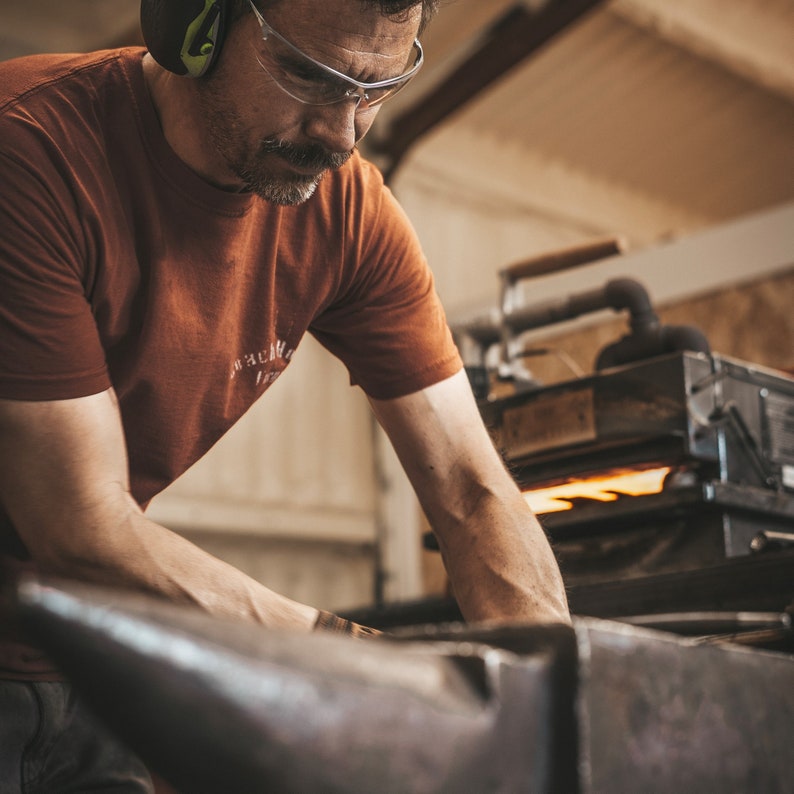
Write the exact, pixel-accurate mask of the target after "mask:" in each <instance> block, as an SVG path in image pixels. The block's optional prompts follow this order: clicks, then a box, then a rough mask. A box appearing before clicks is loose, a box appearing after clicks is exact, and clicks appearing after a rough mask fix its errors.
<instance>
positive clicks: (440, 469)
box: [371, 372, 569, 622]
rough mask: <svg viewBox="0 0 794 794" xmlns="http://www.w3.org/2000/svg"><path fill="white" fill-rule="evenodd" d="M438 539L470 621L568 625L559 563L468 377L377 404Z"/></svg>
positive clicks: (380, 419)
mask: <svg viewBox="0 0 794 794" xmlns="http://www.w3.org/2000/svg"><path fill="white" fill-rule="evenodd" d="M371 403H372V407H373V410H374V411H375V414H376V416H377V417H378V420H379V421H380V423H381V425H382V426H383V428H384V430H385V431H386V432H387V434H388V435H389V437H390V439H391V441H392V444H393V445H394V448H395V450H396V451H397V454H398V456H399V458H400V460H401V462H402V464H403V467H404V468H405V470H406V472H407V474H408V477H409V479H410V480H411V483H412V484H413V486H414V489H415V490H416V492H417V495H418V497H419V500H420V502H421V504H422V507H423V509H424V511H425V514H426V515H427V517H428V520H429V521H430V524H431V526H432V527H433V531H434V532H435V534H436V537H437V538H438V541H439V545H440V547H441V553H442V555H443V558H444V563H445V565H446V568H447V571H448V573H449V577H450V581H451V583H452V587H453V589H454V592H455V596H456V598H457V600H458V604H459V606H460V608H461V611H462V613H463V615H464V617H465V618H466V619H467V620H468V621H477V622H480V621H500V622H504V621H517V622H524V621H545V622H558V621H566V622H567V621H568V620H569V614H568V606H567V600H566V596H565V590H564V587H563V583H562V578H561V576H560V572H559V568H558V566H557V562H556V560H555V559H554V555H553V553H552V551H551V548H550V546H549V543H548V541H547V539H546V536H545V534H544V532H543V530H542V528H541V527H540V524H539V523H538V521H537V519H536V518H535V516H534V515H533V514H532V512H531V510H530V508H529V506H528V505H527V503H526V501H525V500H524V498H523V496H522V495H521V493H520V491H519V489H518V487H517V486H516V485H515V483H514V481H513V480H512V478H511V477H510V475H509V474H508V473H507V471H506V470H505V468H504V466H503V464H502V461H501V459H500V458H499V455H498V454H497V452H496V450H495V449H494V446H493V444H492V443H491V439H490V437H489V436H488V433H487V431H486V429H485V427H484V425H483V423H482V420H481V418H480V415H479V411H478V410H477V406H476V403H475V401H474V398H473V396H472V394H471V389H470V388H469V384H468V382H467V380H466V375H465V373H464V372H459V373H458V374H457V375H453V376H452V377H451V378H448V379H447V380H445V381H442V382H441V383H437V384H435V385H434V386H431V387H429V388H427V389H424V390H422V391H419V392H416V393H415V394H411V395H408V396H406V397H400V398H397V399H394V400H372V401H371Z"/></svg>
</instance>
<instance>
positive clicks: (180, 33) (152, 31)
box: [141, 0, 228, 77]
mask: <svg viewBox="0 0 794 794" xmlns="http://www.w3.org/2000/svg"><path fill="white" fill-rule="evenodd" d="M227 4H228V3H227V0H141V31H142V33H143V40H144V42H145V43H146V47H147V48H148V50H149V52H150V53H151V54H152V57H153V58H154V59H155V60H156V61H157V63H159V64H160V66H162V67H163V68H164V69H168V71H169V72H174V73H175V74H186V75H189V76H190V77H201V75H203V74H206V73H207V72H208V71H209V70H210V69H211V68H212V65H213V63H214V62H215V59H216V58H217V57H218V53H219V52H220V49H221V45H222V43H223V34H224V27H225V22H226V6H227Z"/></svg>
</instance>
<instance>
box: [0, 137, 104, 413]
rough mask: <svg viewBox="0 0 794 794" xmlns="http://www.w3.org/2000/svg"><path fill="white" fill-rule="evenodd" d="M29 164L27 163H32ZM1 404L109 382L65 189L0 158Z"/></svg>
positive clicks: (11, 156)
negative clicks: (3, 401)
mask: <svg viewBox="0 0 794 794" xmlns="http://www.w3.org/2000/svg"><path fill="white" fill-rule="evenodd" d="M31 162H32V160H31ZM0 186H1V187H0V340H2V341H1V342H0V397H4V398H8V399H20V400H49V399H68V398H71V397H80V396H84V395H86V394H92V393H96V392H98V391H102V390H104V389H106V388H108V387H109V385H110V381H109V377H108V374H107V369H106V365H105V357H104V352H103V349H102V345H101V344H100V340H99V335H98V332H97V328H96V323H95V322H94V318H93V315H92V311H91V306H90V303H89V300H88V298H87V289H88V288H89V286H90V285H89V284H88V283H87V280H88V276H87V274H86V272H85V257H84V255H83V252H82V250H81V249H82V241H81V235H82V232H81V230H80V227H79V224H78V223H77V222H76V218H75V212H74V209H73V207H74V201H73V199H72V197H71V195H70V190H69V183H68V181H67V180H65V179H64V178H63V176H62V175H61V174H60V173H59V171H58V168H57V166H56V165H55V163H54V162H53V161H52V160H49V159H48V158H47V157H46V156H42V157H41V158H40V160H39V162H38V163H37V165H36V166H35V167H32V166H30V165H29V164H28V162H25V161H24V159H23V158H22V157H20V156H18V154H17V152H14V151H13V150H12V151H11V152H6V153H0Z"/></svg>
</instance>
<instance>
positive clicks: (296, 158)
mask: <svg viewBox="0 0 794 794" xmlns="http://www.w3.org/2000/svg"><path fill="white" fill-rule="evenodd" d="M263 16H264V18H265V19H266V20H267V23H268V24H269V25H270V26H271V27H272V28H273V29H274V30H275V31H277V32H278V33H279V34H280V35H281V36H282V37H284V38H285V39H286V40H287V41H289V42H290V43H291V44H292V45H294V46H296V47H298V48H300V50H302V51H303V52H305V53H306V54H307V55H309V56H311V58H313V59H315V60H316V61H319V62H320V63H322V64H324V65H326V66H330V67H331V68H332V69H335V70H336V71H338V72H341V73H342V74H344V75H347V76H348V77H351V78H353V79H355V80H358V81H361V82H373V81H376V80H386V79H388V78H391V77H396V76H398V75H400V74H402V73H403V72H404V71H405V70H406V68H408V67H410V66H411V65H412V62H413V57H414V50H413V42H414V37H415V36H416V32H417V28H418V26H419V9H415V10H414V12H412V13H411V14H410V16H409V17H407V18H406V19H405V20H403V21H399V22H396V21H393V20H390V19H387V18H386V17H383V16H382V15H381V14H380V13H379V12H378V11H377V9H373V8H369V7H368V6H365V5H364V4H362V3H359V2H355V1H354V0H290V2H284V3H277V4H275V6H274V7H272V8H268V9H266V10H265V11H264V12H263ZM273 55H274V54H273V52H272V51H271V50H269V49H268V42H267V41H265V40H263V37H262V29H261V27H260V24H259V22H258V20H257V18H256V16H255V14H254V12H253V11H251V13H250V14H249V15H246V16H244V17H243V18H242V19H241V20H239V21H238V22H237V23H236V24H234V25H233V26H232V28H231V30H230V31H229V34H228V36H227V39H226V41H225V43H224V48H223V51H222V53H221V56H220V58H219V60H218V63H217V64H216V66H215V69H214V70H213V71H212V72H211V73H210V74H209V75H208V76H206V77H204V78H200V79H199V80H197V81H196V91H197V98H198V103H199V108H200V111H201V114H202V117H203V120H204V123H205V132H206V135H207V138H208V141H207V142H208V144H209V145H210V146H212V147H213V148H214V150H215V151H216V152H217V153H218V154H219V155H220V157H221V159H222V161H223V162H224V163H225V167H226V168H227V169H228V171H229V172H231V174H232V175H233V176H234V177H236V180H239V181H241V182H242V184H243V185H244V186H245V188H246V189H248V190H251V191H253V192H255V193H257V194H258V195H260V196H261V197H262V198H264V199H266V200H268V201H271V202H273V203H276V204H283V205H292V204H299V203H301V202H303V201H305V200H306V199H308V198H309V197H310V196H311V195H312V193H313V192H314V190H315V188H316V187H317V184H318V183H319V181H320V179H321V178H322V175H323V173H324V172H325V171H327V170H328V169H330V168H338V167H340V166H341V165H342V164H344V163H345V162H346V161H347V159H348V158H349V157H350V155H351V154H352V152H353V149H354V147H355V145H356V143H357V142H358V141H360V140H361V138H362V137H363V136H364V135H365V134H366V132H367V130H369V128H370V126H371V125H372V122H373V121H374V120H375V116H376V115H377V112H378V108H377V107H373V108H363V107H361V108H358V109H357V108H356V103H355V100H354V99H352V98H348V99H346V100H343V101H341V102H338V103H334V104H327V105H311V104H305V103H303V102H301V101H299V100H298V99H295V98H293V97H292V96H290V95H289V94H288V93H286V92H285V91H284V90H283V89H282V87H280V85H279V84H278V83H277V82H276V80H275V79H274V77H273V76H271V74H270V73H269V72H268V71H267V70H266V69H265V68H263V64H264V65H267V64H268V63H270V62H272V61H269V60H268V59H272V58H273ZM292 66H293V65H292V63H291V62H288V63H286V65H285V67H284V68H292ZM271 71H273V70H272V69H271ZM273 74H274V75H275V74H276V73H275V71H273ZM297 77H298V78H299V79H300V78H301V76H300V75H298V76H297Z"/></svg>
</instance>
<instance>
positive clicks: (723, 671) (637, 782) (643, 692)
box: [577, 622, 794, 794]
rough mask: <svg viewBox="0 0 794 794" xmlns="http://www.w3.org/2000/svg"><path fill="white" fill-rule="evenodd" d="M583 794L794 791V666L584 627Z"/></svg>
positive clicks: (580, 629)
mask: <svg viewBox="0 0 794 794" xmlns="http://www.w3.org/2000/svg"><path fill="white" fill-rule="evenodd" d="M577 640H578V643H579V665H580V669H579V679H580V687H579V700H578V713H579V718H580V737H581V738H580V741H581V746H582V757H581V770H582V791H584V792H607V791H608V792H646V791H647V792H651V791H652V792H655V793H656V794H663V792H671V793H672V792H675V794H681V792H704V793H705V792H721V793H722V792H742V793H746V792H765V794H778V793H779V794H783V792H790V791H791V786H792V780H794V752H792V736H793V735H794V657H792V656H790V655H784V654H773V653H766V652H761V651H753V650H745V649H737V648H730V649H729V648H724V647H719V648H718V647H711V646H704V645H699V644H694V643H692V642H691V641H685V640H680V639H677V638H674V637H672V636H670V635H667V634H661V633H657V632H650V631H648V632H645V631H641V630H638V629H635V628H633V627H629V626H624V627H621V625H620V624H615V623H608V624H603V625H600V624H599V623H598V622H588V623H586V624H584V625H581V626H577Z"/></svg>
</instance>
